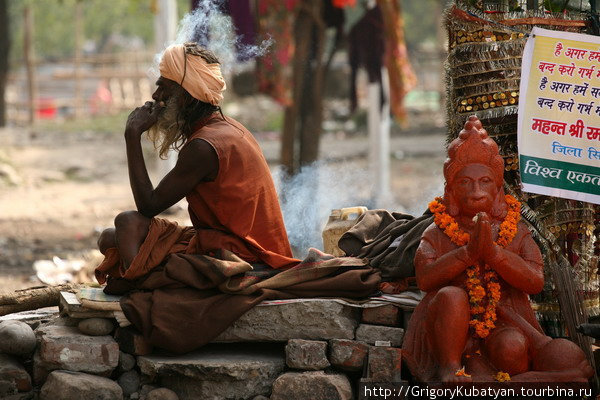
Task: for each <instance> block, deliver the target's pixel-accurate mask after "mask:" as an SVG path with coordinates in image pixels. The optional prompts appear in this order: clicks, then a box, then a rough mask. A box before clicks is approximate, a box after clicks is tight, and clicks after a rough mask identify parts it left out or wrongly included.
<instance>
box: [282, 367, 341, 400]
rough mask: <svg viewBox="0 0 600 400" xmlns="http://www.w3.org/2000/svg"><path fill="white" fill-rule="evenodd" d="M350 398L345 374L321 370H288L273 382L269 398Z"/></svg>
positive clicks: (291, 399)
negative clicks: (328, 372)
mask: <svg viewBox="0 0 600 400" xmlns="http://www.w3.org/2000/svg"><path fill="white" fill-rule="evenodd" d="M306 399H311V400H351V399H352V387H351V385H350V381H348V378H347V377H346V375H342V374H326V373H325V372H323V371H314V372H312V371H311V372H302V373H301V372H288V373H285V374H283V375H281V376H280V377H279V378H277V379H276V380H275V383H274V384H273V392H272V393H271V400H306Z"/></svg>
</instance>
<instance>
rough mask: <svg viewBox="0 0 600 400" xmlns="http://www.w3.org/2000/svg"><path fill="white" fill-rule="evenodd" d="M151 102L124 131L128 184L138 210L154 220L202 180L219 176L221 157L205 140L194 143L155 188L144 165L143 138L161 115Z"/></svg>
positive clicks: (186, 148)
mask: <svg viewBox="0 0 600 400" xmlns="http://www.w3.org/2000/svg"><path fill="white" fill-rule="evenodd" d="M149 108H151V105H148V103H147V104H146V105H145V106H144V107H140V108H138V109H136V110H134V111H133V112H132V114H131V115H130V117H129V119H128V121H127V128H126V130H125V142H126V146H127V166H128V169H129V183H130V185H131V191H132V193H133V198H134V200H135V205H136V208H137V210H138V211H139V212H140V213H141V214H142V215H144V216H146V217H148V218H151V217H154V216H155V215H158V214H160V213H161V212H162V211H164V210H166V209H167V208H169V207H170V206H172V205H173V204H175V203H177V202H178V201H179V200H181V199H182V198H183V197H185V196H186V195H187V194H189V193H190V192H191V191H192V190H193V188H194V187H195V186H196V185H197V184H198V183H200V182H201V181H203V180H206V179H208V178H210V177H214V176H216V172H217V171H218V165H219V164H218V158H217V155H216V153H215V150H214V149H213V148H212V146H211V145H210V144H208V143H207V142H205V141H204V140H192V141H191V142H190V143H188V144H187V145H186V146H185V147H184V148H183V149H181V151H180V153H179V157H178V160H177V164H176V165H175V167H174V168H173V169H172V170H171V171H169V173H168V174H167V175H166V176H165V177H164V178H163V179H162V181H161V182H160V183H159V184H158V186H157V187H156V189H155V188H154V186H153V185H152V182H151V180H150V177H149V175H148V170H147V168H146V164H145V162H144V155H143V152H142V146H141V143H140V139H141V135H142V133H143V132H144V131H146V130H148V128H149V127H150V126H152V124H153V121H152V120H153V119H154V121H155V117H156V116H157V115H158V112H156V115H155V114H154V113H155V111H154V110H152V109H150V110H149Z"/></svg>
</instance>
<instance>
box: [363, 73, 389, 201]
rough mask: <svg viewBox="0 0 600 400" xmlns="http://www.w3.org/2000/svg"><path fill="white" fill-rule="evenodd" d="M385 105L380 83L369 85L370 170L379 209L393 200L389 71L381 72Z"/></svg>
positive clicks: (374, 196)
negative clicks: (391, 185) (391, 186)
mask: <svg viewBox="0 0 600 400" xmlns="http://www.w3.org/2000/svg"><path fill="white" fill-rule="evenodd" d="M381 75H382V82H381V83H382V87H383V93H384V103H383V104H381V100H380V98H381V94H380V93H381V92H380V90H381V89H380V86H379V84H378V83H369V89H368V98H369V106H368V110H367V120H368V129H369V169H370V172H371V176H372V177H373V183H374V185H373V196H372V198H373V200H374V202H375V205H376V206H377V207H380V206H381V205H385V204H387V203H388V202H389V201H390V199H391V190H390V105H389V100H388V99H389V93H388V92H389V90H388V78H387V70H386V69H385V68H384V69H382V72H381Z"/></svg>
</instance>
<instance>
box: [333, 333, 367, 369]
mask: <svg viewBox="0 0 600 400" xmlns="http://www.w3.org/2000/svg"><path fill="white" fill-rule="evenodd" d="M329 349H330V350H329V361H330V362H331V365H333V366H334V367H336V368H339V369H342V370H344V371H360V370H362V368H363V365H364V363H365V360H366V358H367V354H368V353H369V346H368V345H367V344H366V343H363V342H357V341H354V340H346V339H332V340H331V341H330V342H329Z"/></svg>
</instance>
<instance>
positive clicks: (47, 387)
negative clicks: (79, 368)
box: [40, 371, 123, 400]
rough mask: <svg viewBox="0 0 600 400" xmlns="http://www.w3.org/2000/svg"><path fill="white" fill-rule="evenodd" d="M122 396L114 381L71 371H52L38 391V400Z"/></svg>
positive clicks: (112, 397) (120, 397) (113, 397)
mask: <svg viewBox="0 0 600 400" xmlns="http://www.w3.org/2000/svg"><path fill="white" fill-rule="evenodd" d="M122 398H123V391H122V390H121V387H120V386H119V385H118V384H117V383H116V382H115V381H112V380H110V379H108V378H102V377H100V376H96V375H88V374H83V373H81V372H71V371H54V372H52V373H51V374H50V376H48V380H47V381H46V383H44V386H42V389H41V391H40V400H70V399H106V400H109V399H111V400H112V399H114V400H117V399H122Z"/></svg>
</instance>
